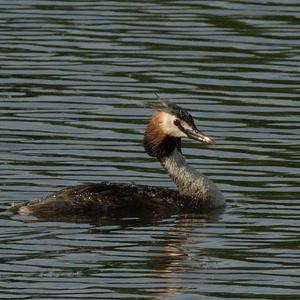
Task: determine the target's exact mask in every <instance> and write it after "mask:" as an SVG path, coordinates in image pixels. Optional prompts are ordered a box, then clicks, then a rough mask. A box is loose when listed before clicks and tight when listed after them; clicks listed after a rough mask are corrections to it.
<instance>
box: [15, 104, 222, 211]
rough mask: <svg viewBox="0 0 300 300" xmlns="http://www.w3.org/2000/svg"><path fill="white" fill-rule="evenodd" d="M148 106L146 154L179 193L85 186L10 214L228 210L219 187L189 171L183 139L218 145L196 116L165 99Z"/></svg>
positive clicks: (125, 186)
mask: <svg viewBox="0 0 300 300" xmlns="http://www.w3.org/2000/svg"><path fill="white" fill-rule="evenodd" d="M148 106H149V107H151V108H152V109H153V110H154V113H153V115H152V117H151V119H150V121H149V123H148V125H147V128H146V130H145V134H144V148H145V151H146V152H147V154H148V155H150V156H152V157H156V158H157V159H158V160H159V162H160V163H161V165H162V167H163V168H164V169H165V170H166V171H167V172H168V174H169V176H170V177H171V179H172V180H173V181H174V183H175V184H176V186H177V188H178V191H175V190H170V189H167V188H160V187H150V186H145V185H137V184H116V183H109V182H101V183H95V184H83V185H79V186H75V187H68V188H65V189H62V190H60V191H57V192H54V193H52V194H50V195H49V196H47V197H45V198H42V199H40V200H36V201H30V202H27V203H24V204H19V205H15V206H13V207H11V208H10V210H11V211H13V212H15V213H19V214H20V215H30V214H32V215H36V216H58V215H74V214H81V215H82V214H83V215H86V214H88V215H89V214H93V215H115V214H119V213H126V212H127V213H133V212H134V213H148V212H149V213H165V212H179V211H181V210H192V211H195V210H198V211H199V210H201V209H205V208H217V207H222V206H224V205H225V202H224V198H223V196H222V194H221V192H220V191H219V189H218V188H217V186H216V185H215V184H214V183H213V182H212V181H211V180H209V179H208V178H207V177H206V176H204V175H202V174H201V173H199V172H198V171H197V170H195V169H194V168H192V167H191V166H189V165H188V164H187V163H186V161H185V159H184V157H183V155H182V152H181V138H184V137H188V138H191V139H194V140H196V141H200V142H202V143H203V144H206V145H210V144H213V143H214V142H213V140H212V139H211V138H209V137H207V136H205V135H204V134H203V133H201V132H200V131H199V130H198V129H197V128H196V126H195V123H194V120H193V118H192V116H191V115H190V114H189V113H188V112H187V111H186V110H184V109H183V108H181V107H179V106H178V105H176V104H174V103H172V102H170V101H167V100H161V101H160V102H157V103H149V105H148Z"/></svg>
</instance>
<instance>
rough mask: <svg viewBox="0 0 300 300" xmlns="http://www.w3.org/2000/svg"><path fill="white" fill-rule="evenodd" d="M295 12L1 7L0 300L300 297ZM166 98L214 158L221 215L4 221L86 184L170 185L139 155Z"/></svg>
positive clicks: (299, 13)
mask: <svg viewBox="0 0 300 300" xmlns="http://www.w3.org/2000/svg"><path fill="white" fill-rule="evenodd" d="M299 18H300V3H299V1H297V0H287V1H284V2H282V1H277V0H273V1H255V0H252V1H230V0H227V1H150V2H149V1H51V0H49V1H42V0H40V1H33V0H27V1H17V0H10V1H8V0H2V1H0V29H1V35H0V49H1V50H0V66H1V67H0V110H1V114H0V180H1V186H0V191H1V196H0V208H1V209H2V212H1V214H0V227H1V233H0V298H1V299H176V300H177V299H191V300H193V299H299V294H300V288H299V285H300V250H299V246H300V243H299V235H300V223H299V217H300V197H299V138H300V130H299V129H300V126H299V121H300V102H299V82H300V81H299V79H300V73H299V67H300V51H299V45H300V39H299ZM155 92H157V93H159V95H160V96H161V97H164V98H168V99H171V100H173V101H175V102H176V103H178V104H180V105H182V106H183V107H185V108H187V109H188V110H189V111H190V112H191V113H192V114H193V115H194V117H195V121H196V123H197V125H198V127H199V128H200V129H202V130H203V131H204V132H205V133H207V134H208V135H209V136H211V137H213V138H215V140H216V142H217V144H216V145H215V146H214V147H210V148H207V147H204V146H202V145H199V144H197V143H196V142H190V141H187V142H185V144H184V153H185V154H186V156H187V159H188V161H189V162H190V163H191V164H193V165H194V166H195V167H197V168H198V169H200V170H201V171H203V172H204V173H206V174H207V175H208V176H210V177H211V178H212V179H213V180H214V181H215V182H216V183H217V184H218V186H219V187H220V189H221V190H222V191H223V193H224V195H225V197H226V201H227V208H226V210H225V211H224V212H212V213H209V214H186V215H172V216H167V217H165V218H162V219H154V220H153V219H147V220H145V219H141V218H139V217H136V218H123V219H114V220H107V219H105V218H100V219H99V220H76V219H73V220H65V221H60V222H58V221H53V222H50V221H45V220H37V219H36V218H33V217H20V216H13V215H11V214H9V213H7V212H5V208H7V207H8V206H9V205H10V204H11V203H20V202H22V201H25V200H28V199H36V198H39V197H41V196H44V195H46V194H47V193H49V192H51V191H54V190H57V189H58V188H60V187H64V186H71V185H76V184H79V183H80V182H97V181H101V180H110V181H113V182H132V181H135V182H138V183H143V184H149V185H158V186H164V187H173V184H172V183H171V182H170V180H169V178H168V177H167V175H166V174H165V173H164V172H163V170H161V169H160V166H159V164H158V162H157V161H156V160H155V159H152V158H150V157H147V155H146V154H145V153H144V151H143V147H142V144H141V139H142V133H143V130H144V127H145V124H146V122H147V118H149V116H150V111H149V110H147V109H146V108H144V106H143V103H144V101H147V100H153V99H155V98H156V96H155Z"/></svg>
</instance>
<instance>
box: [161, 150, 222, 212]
mask: <svg viewBox="0 0 300 300" xmlns="http://www.w3.org/2000/svg"><path fill="white" fill-rule="evenodd" d="M160 163H161V165H162V166H163V167H164V168H165V169H166V171H167V172H168V174H169V176H170V177H171V179H172V180H173V181H174V183H175V184H176V185H177V187H178V190H179V193H180V194H181V195H184V196H188V197H191V198H193V201H196V202H197V204H198V205H203V206H206V207H221V206H224V205H225V202H224V198H223V195H222V194H221V192H220V191H219V189H218V188H217V186H216V185H215V184H214V183H213V182H212V181H211V180H210V179H208V178H207V177H206V176H205V175H203V174H200V173H199V172H198V171H197V170H195V169H194V168H193V167H191V166H189V165H188V164H187V162H186V161H185V159H184V157H183V156H182V154H181V153H180V152H179V151H178V150H177V149H176V148H175V149H174V151H173V152H172V153H171V154H170V155H169V156H165V157H163V158H161V159H160Z"/></svg>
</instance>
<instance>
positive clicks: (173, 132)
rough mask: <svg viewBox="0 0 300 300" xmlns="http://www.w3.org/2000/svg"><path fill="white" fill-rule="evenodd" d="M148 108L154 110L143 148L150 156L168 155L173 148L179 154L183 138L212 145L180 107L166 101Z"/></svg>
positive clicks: (209, 139)
mask: <svg viewBox="0 0 300 300" xmlns="http://www.w3.org/2000/svg"><path fill="white" fill-rule="evenodd" d="M148 106H149V107H151V108H153V109H154V114H153V116H152V118H151V120H150V122H149V124H148V126H147V129H146V132H145V136H144V147H145V150H146V152H147V153H148V154H149V155H150V156H155V157H163V156H166V155H170V154H171V153H172V152H173V151H174V149H175V148H177V149H178V150H179V151H180V152H181V148H180V144H181V138H185V137H187V138H191V139H194V140H197V141H200V142H202V143H203V144H207V145H209V144H213V143H214V141H213V140H212V139H211V138H209V137H208V136H205V135H204V134H203V133H202V132H201V131H199V130H198V129H197V127H196V125H195V123H194V119H193V117H192V116H191V115H190V114H189V112H187V111H186V110H185V109H183V108H182V107H180V106H178V105H176V104H174V103H172V102H170V101H167V100H162V101H160V102H158V103H148Z"/></svg>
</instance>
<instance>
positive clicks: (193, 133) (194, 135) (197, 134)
mask: <svg viewBox="0 0 300 300" xmlns="http://www.w3.org/2000/svg"><path fill="white" fill-rule="evenodd" d="M183 132H184V133H185V134H186V135H187V136H188V137H189V138H190V139H193V140H196V141H200V142H202V143H203V144H205V145H213V144H214V143H215V142H214V140H213V139H211V138H210V137H208V136H206V135H204V134H203V133H202V132H201V131H199V130H198V129H197V128H193V129H186V128H184V129H183Z"/></svg>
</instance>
